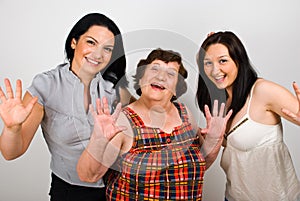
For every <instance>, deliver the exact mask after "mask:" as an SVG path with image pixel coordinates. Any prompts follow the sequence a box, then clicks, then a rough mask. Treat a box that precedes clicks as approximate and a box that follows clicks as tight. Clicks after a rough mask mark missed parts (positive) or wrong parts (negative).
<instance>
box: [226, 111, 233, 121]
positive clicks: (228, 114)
mask: <svg viewBox="0 0 300 201" xmlns="http://www.w3.org/2000/svg"><path fill="white" fill-rule="evenodd" d="M232 112H233V110H232V109H231V110H229V112H228V113H227V115H226V116H225V121H226V122H227V121H228V120H229V119H230V117H231V115H232Z"/></svg>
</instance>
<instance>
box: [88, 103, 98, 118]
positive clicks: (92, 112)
mask: <svg viewBox="0 0 300 201" xmlns="http://www.w3.org/2000/svg"><path fill="white" fill-rule="evenodd" d="M89 110H90V112H91V114H92V115H93V116H95V115H97V113H96V112H95V110H94V108H93V105H92V104H90V105H89Z"/></svg>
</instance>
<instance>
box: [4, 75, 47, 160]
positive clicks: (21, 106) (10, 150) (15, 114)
mask: <svg viewBox="0 0 300 201" xmlns="http://www.w3.org/2000/svg"><path fill="white" fill-rule="evenodd" d="M4 82H5V87H6V94H5V93H4V91H3V90H2V89H1V88H0V100H1V104H0V116H1V118H2V120H3V122H4V128H3V131H2V135H1V141H0V147H1V153H2V155H3V157H4V158H5V159H6V160H13V159H15V158H18V157H19V156H21V155H22V154H24V153H25V152H26V150H27V149H28V147H29V145H30V143H31V141H32V138H33V136H34V134H35V133H36V131H37V129H38V127H39V125H40V123H41V121H42V118H43V115H44V112H43V107H42V106H41V105H40V104H36V103H37V97H34V98H33V97H32V96H31V95H30V94H29V93H28V92H26V93H25V96H24V98H23V100H21V96H22V83H21V81H20V80H17V82H16V92H15V95H14V92H13V90H12V87H11V84H10V81H9V80H8V79H5V80H4Z"/></svg>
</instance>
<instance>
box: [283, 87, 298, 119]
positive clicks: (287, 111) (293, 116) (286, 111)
mask: <svg viewBox="0 0 300 201" xmlns="http://www.w3.org/2000/svg"><path fill="white" fill-rule="evenodd" d="M293 88H294V91H295V94H296V97H297V100H298V103H299V106H298V112H297V113H293V112H291V111H290V110H288V109H285V108H283V109H282V110H281V111H282V112H283V113H284V114H285V115H287V116H288V117H290V118H292V119H293V120H294V121H295V122H296V123H297V124H298V125H300V89H299V86H298V85H297V84H296V82H294V83H293Z"/></svg>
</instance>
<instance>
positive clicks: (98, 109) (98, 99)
mask: <svg viewBox="0 0 300 201" xmlns="http://www.w3.org/2000/svg"><path fill="white" fill-rule="evenodd" d="M96 110H97V114H103V111H102V104H101V100H100V98H97V99H96Z"/></svg>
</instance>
